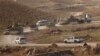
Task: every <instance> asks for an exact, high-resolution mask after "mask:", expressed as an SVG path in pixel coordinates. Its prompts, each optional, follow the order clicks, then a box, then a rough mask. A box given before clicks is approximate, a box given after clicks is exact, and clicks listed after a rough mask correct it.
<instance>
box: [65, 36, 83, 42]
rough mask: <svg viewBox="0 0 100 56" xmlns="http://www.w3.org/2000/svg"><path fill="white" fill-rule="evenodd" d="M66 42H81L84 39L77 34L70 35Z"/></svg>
mask: <svg viewBox="0 0 100 56" xmlns="http://www.w3.org/2000/svg"><path fill="white" fill-rule="evenodd" d="M64 42H65V43H81V42H83V39H82V38H80V37H76V36H68V37H67V38H66V39H64Z"/></svg>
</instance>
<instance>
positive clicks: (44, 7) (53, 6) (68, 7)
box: [16, 0, 100, 17]
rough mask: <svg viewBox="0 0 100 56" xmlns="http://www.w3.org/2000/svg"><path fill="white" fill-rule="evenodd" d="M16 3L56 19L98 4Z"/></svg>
mask: <svg viewBox="0 0 100 56" xmlns="http://www.w3.org/2000/svg"><path fill="white" fill-rule="evenodd" d="M16 2H18V3H19V4H23V5H26V6H28V7H31V8H37V9H39V10H41V11H44V12H48V13H50V14H55V15H57V16H58V17H68V16H70V15H71V14H72V13H78V12H84V11H86V10H87V7H88V6H91V5H92V7H93V8H94V6H98V5H99V3H100V1H99V0H17V1H16ZM95 10H97V9H95ZM87 11H88V10H87ZM93 13H94V12H93Z"/></svg>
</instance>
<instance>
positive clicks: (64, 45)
mask: <svg viewBox="0 0 100 56" xmlns="http://www.w3.org/2000/svg"><path fill="white" fill-rule="evenodd" d="M97 43H98V44H100V42H88V43H87V44H88V45H90V46H92V47H96V45H97ZM56 44H57V45H58V46H59V47H77V46H83V44H84V43H56ZM50 45H52V44H35V43H27V44H12V45H10V46H34V47H48V46H50Z"/></svg>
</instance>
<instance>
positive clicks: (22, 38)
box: [15, 37, 26, 44]
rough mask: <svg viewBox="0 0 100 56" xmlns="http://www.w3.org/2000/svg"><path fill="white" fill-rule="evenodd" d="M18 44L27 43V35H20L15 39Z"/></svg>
mask: <svg viewBox="0 0 100 56" xmlns="http://www.w3.org/2000/svg"><path fill="white" fill-rule="evenodd" d="M15 43H16V44H25V43H26V38H25V37H18V38H16V40H15Z"/></svg>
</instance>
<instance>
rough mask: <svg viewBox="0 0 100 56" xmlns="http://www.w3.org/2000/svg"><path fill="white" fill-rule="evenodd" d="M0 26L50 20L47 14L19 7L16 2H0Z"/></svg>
mask: <svg viewBox="0 0 100 56" xmlns="http://www.w3.org/2000/svg"><path fill="white" fill-rule="evenodd" d="M0 8H1V9H0V24H3V25H5V24H12V23H13V22H19V23H25V22H29V23H34V22H36V21H37V20H39V19H47V18H52V17H53V16H51V15H50V14H48V13H44V12H41V11H39V10H37V9H33V8H29V7H27V6H23V5H19V4H17V3H16V2H10V1H6V2H5V1H0Z"/></svg>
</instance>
